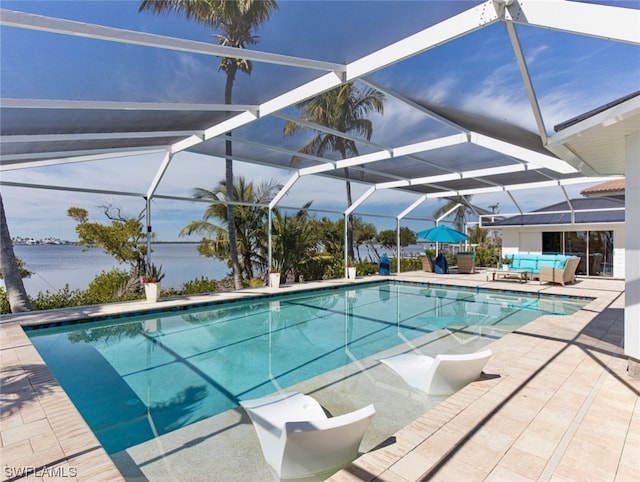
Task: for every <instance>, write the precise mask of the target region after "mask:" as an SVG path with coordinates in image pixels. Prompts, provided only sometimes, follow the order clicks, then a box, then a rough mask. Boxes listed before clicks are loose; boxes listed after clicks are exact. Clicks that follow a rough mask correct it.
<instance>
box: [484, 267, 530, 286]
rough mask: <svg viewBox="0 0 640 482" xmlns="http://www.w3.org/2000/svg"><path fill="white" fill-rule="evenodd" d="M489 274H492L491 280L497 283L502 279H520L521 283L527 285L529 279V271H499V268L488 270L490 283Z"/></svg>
mask: <svg viewBox="0 0 640 482" xmlns="http://www.w3.org/2000/svg"><path fill="white" fill-rule="evenodd" d="M489 274H491V280H492V281H496V280H498V279H500V278H502V279H509V278H513V279H518V280H519V281H520V282H521V283H526V282H527V280H528V278H529V272H528V271H520V270H517V269H498V268H489V269H488V270H487V281H489Z"/></svg>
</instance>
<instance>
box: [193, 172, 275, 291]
mask: <svg viewBox="0 0 640 482" xmlns="http://www.w3.org/2000/svg"><path fill="white" fill-rule="evenodd" d="M280 189H282V186H281V185H280V184H278V183H276V182H275V181H270V182H265V183H261V184H259V185H258V186H257V187H256V186H254V185H253V183H247V182H246V181H245V179H244V177H238V178H237V179H236V182H235V184H234V185H233V191H234V194H233V196H234V198H235V199H237V200H238V202H239V203H240V204H238V205H235V206H234V215H235V219H236V228H237V234H238V236H237V246H238V254H239V266H240V267H241V270H242V275H244V277H245V278H247V279H251V278H253V277H254V268H256V267H257V268H258V269H263V268H265V267H266V264H267V256H266V252H267V247H266V246H267V232H266V229H265V226H266V222H267V221H266V218H267V213H268V211H267V208H265V207H259V206H255V205H256V204H262V205H265V204H268V203H269V201H271V199H273V197H274V196H275V195H276V194H277V192H278V191H279V190H280ZM193 198H194V199H206V200H209V201H211V204H210V205H209V206H208V207H207V209H206V210H205V212H204V215H203V216H202V219H201V220H197V221H192V222H191V223H189V224H188V225H187V226H185V227H184V228H183V229H182V231H181V232H180V235H181V236H185V235H190V234H193V233H197V234H200V235H202V236H205V239H203V240H202V241H201V243H200V246H199V247H198V251H199V252H200V254H203V255H205V256H209V257H215V258H219V259H222V260H225V261H228V262H229V261H230V260H231V255H230V253H231V244H230V241H229V236H228V232H227V231H226V230H225V229H224V228H223V227H222V226H220V225H218V224H215V222H212V220H216V219H217V220H219V221H221V224H227V212H228V211H227V209H226V207H225V205H224V201H223V199H228V193H227V183H226V179H225V180H223V181H220V182H219V183H218V185H217V186H216V187H215V188H214V189H212V190H207V189H202V188H196V189H195V190H194V193H193Z"/></svg>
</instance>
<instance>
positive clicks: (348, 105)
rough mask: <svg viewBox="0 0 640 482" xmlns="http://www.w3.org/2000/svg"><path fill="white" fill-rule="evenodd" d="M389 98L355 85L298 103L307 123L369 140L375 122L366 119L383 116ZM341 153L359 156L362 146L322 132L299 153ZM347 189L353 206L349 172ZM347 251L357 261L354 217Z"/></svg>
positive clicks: (288, 130) (288, 128)
mask: <svg viewBox="0 0 640 482" xmlns="http://www.w3.org/2000/svg"><path fill="white" fill-rule="evenodd" d="M384 99H385V96H384V94H383V93H382V92H379V91H377V90H375V89H371V88H366V89H364V90H360V89H359V88H358V87H357V86H356V85H355V84H354V83H353V82H347V83H346V84H343V85H341V86H340V87H336V88H335V89H332V90H330V91H327V92H325V93H324V94H320V95H318V96H316V97H313V98H311V99H308V100H305V101H303V102H300V103H299V104H297V107H298V108H299V109H302V115H301V118H302V119H303V120H305V121H307V122H311V123H314V124H318V125H321V126H324V127H329V128H331V129H333V130H334V131H339V132H343V133H345V134H347V133H349V134H355V135H357V136H362V137H364V138H365V139H367V140H370V139H371V135H372V134H373V123H372V122H371V120H370V119H366V116H367V115H368V114H370V113H371V112H379V113H382V112H383V111H384ZM300 128H303V126H301V125H300V124H298V123H296V122H294V121H289V122H287V124H286V125H285V127H284V135H285V136H290V135H293V134H294V133H295V132H296V131H298V129H300ZM328 150H330V151H333V152H338V153H339V154H340V156H341V157H342V159H347V158H348V157H353V156H357V155H358V154H359V153H358V147H357V145H356V142H355V141H353V140H351V139H346V138H344V137H340V136H337V135H335V134H330V133H319V134H318V135H316V136H315V137H314V138H312V139H311V140H310V141H309V142H308V143H307V144H305V145H304V146H303V147H302V148H301V149H300V150H299V152H301V153H303V154H313V155H316V156H320V157H321V156H323V155H324V153H325V152H326V151H328ZM298 162H299V158H296V157H294V158H293V159H292V164H296V163H298ZM344 173H345V178H346V180H347V181H346V189H347V205H348V206H351V205H352V204H353V200H352V198H351V182H350V181H349V169H348V168H345V169H344ZM347 249H348V252H347V253H348V256H349V258H353V216H352V215H349V216H348V219H347Z"/></svg>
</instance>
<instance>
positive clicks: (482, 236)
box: [468, 224, 487, 244]
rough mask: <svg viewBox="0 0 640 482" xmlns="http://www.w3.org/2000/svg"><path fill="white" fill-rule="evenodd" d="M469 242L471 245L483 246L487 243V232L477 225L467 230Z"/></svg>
mask: <svg viewBox="0 0 640 482" xmlns="http://www.w3.org/2000/svg"><path fill="white" fill-rule="evenodd" d="M468 234H469V242H470V243H471V244H484V243H485V242H486V241H487V230H486V229H484V228H481V227H480V225H479V224H476V225H475V226H474V227H472V228H471V229H469V233H468Z"/></svg>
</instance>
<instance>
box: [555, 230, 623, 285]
mask: <svg viewBox="0 0 640 482" xmlns="http://www.w3.org/2000/svg"><path fill="white" fill-rule="evenodd" d="M542 252H543V254H566V255H570V256H580V264H579V265H578V268H577V269H576V274H578V275H583V276H613V231H565V232H543V233H542Z"/></svg>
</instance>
